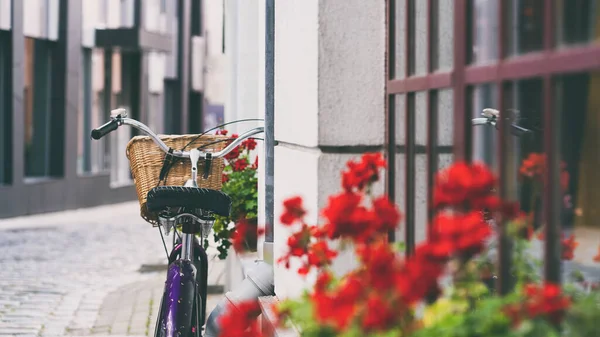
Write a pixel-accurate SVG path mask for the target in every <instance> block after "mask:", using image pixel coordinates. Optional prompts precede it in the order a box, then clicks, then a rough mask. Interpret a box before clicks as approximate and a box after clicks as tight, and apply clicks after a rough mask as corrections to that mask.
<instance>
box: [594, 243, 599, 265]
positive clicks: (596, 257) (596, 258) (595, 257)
mask: <svg viewBox="0 0 600 337" xmlns="http://www.w3.org/2000/svg"><path fill="white" fill-rule="evenodd" d="M594 262H600V245H598V254H597V255H596V256H594Z"/></svg>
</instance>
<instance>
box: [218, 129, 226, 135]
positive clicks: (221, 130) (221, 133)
mask: <svg viewBox="0 0 600 337" xmlns="http://www.w3.org/2000/svg"><path fill="white" fill-rule="evenodd" d="M216 134H217V135H222V136H227V130H225V129H220V130H217V132H216Z"/></svg>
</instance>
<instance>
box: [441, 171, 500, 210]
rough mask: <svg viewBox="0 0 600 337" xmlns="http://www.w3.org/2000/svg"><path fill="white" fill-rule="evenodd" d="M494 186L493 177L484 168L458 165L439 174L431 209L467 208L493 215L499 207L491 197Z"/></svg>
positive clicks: (494, 198)
mask: <svg viewBox="0 0 600 337" xmlns="http://www.w3.org/2000/svg"><path fill="white" fill-rule="evenodd" d="M495 186H496V177H494V175H493V173H492V172H491V171H490V170H489V169H488V168H487V167H486V166H485V165H483V164H481V163H474V164H468V163H465V162H458V163H455V164H454V165H452V166H451V167H449V168H447V169H446V170H443V171H441V172H440V173H438V175H437V177H436V186H435V189H434V191H433V205H434V207H435V208H440V207H447V206H459V207H465V206H470V207H472V208H475V209H484V208H486V209H488V210H490V211H494V210H496V209H497V208H498V207H500V206H501V204H500V200H499V199H498V197H496V196H494V195H492V194H491V191H492V189H493V188H494V187H495Z"/></svg>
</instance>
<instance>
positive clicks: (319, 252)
mask: <svg viewBox="0 0 600 337" xmlns="http://www.w3.org/2000/svg"><path fill="white" fill-rule="evenodd" d="M336 256H337V252H336V251H335V250H331V249H329V246H328V245H327V242H325V241H317V242H315V243H313V244H312V245H311V246H310V247H309V251H308V265H309V266H314V267H317V268H320V267H323V266H326V265H329V264H331V260H332V259H334V258H335V257H336Z"/></svg>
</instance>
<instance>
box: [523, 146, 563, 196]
mask: <svg viewBox="0 0 600 337" xmlns="http://www.w3.org/2000/svg"><path fill="white" fill-rule="evenodd" d="M566 167H567V165H566V164H565V162H561V163H560V186H561V188H562V189H563V191H564V190H567V188H568V187H569V179H570V176H569V172H567V170H566ZM546 172H547V164H546V154H545V153H530V154H529V155H528V156H527V158H525V159H523V162H522V163H521V167H520V168H519V174H520V175H521V176H522V177H527V178H530V179H534V180H535V181H538V182H540V183H544V179H545V178H544V177H545V175H546Z"/></svg>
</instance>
